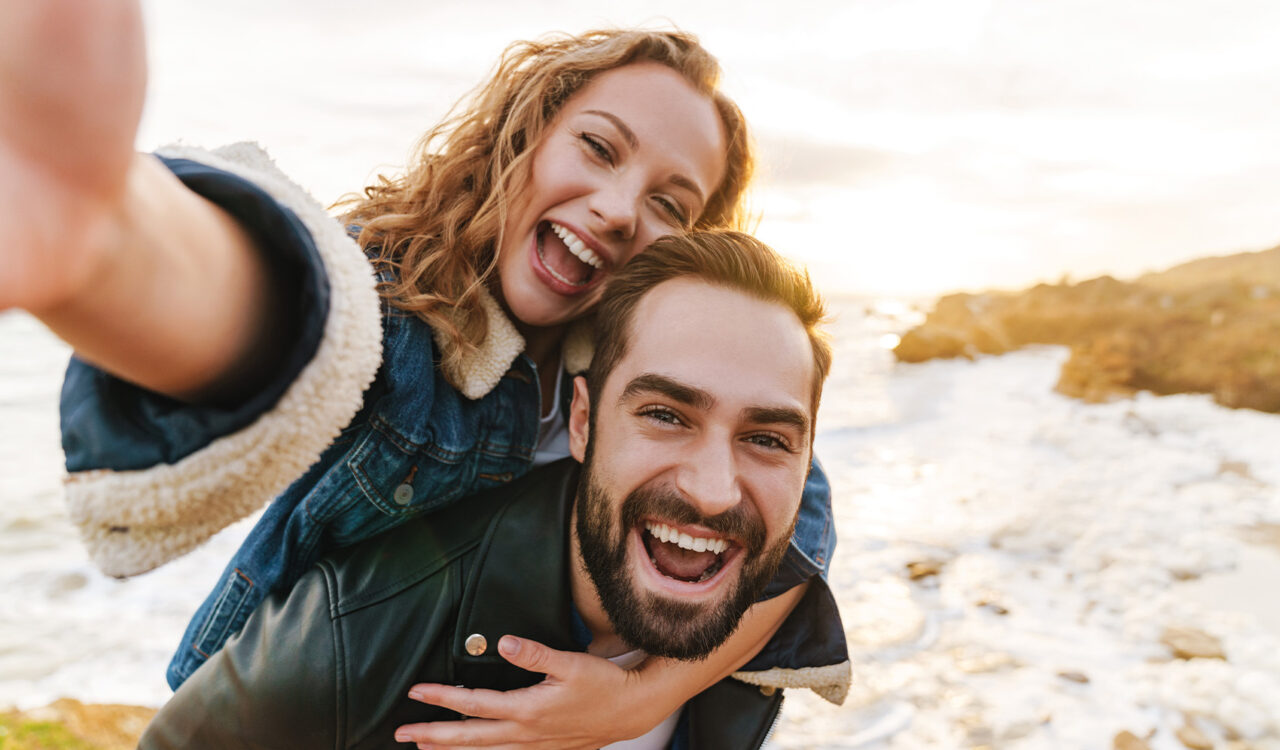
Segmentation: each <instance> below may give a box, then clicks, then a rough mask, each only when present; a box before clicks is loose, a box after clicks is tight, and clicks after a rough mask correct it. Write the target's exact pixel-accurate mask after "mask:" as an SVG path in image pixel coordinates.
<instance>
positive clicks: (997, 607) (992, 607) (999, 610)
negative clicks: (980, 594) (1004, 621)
mask: <svg viewBox="0 0 1280 750" xmlns="http://www.w3.org/2000/svg"><path fill="white" fill-rule="evenodd" d="M974 603H975V604H977V605H978V606H979V607H982V608H983V609H986V610H989V611H991V612H994V613H996V614H997V615H1007V614H1009V608H1008V607H1006V606H1004V605H1003V604H1001V603H1000V602H996V601H991V600H990V599H979V600H978V601H976V602H974Z"/></svg>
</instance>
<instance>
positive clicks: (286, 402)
mask: <svg viewBox="0 0 1280 750" xmlns="http://www.w3.org/2000/svg"><path fill="white" fill-rule="evenodd" d="M160 153H161V154H163V155H165V156H171V157H178V158H184V159H191V160H193V161H198V162H201V163H204V164H208V165H210V166H214V167H217V168H219V169H223V170H225V171H228V172H231V173H233V174H236V175H239V176H241V177H244V178H245V179H248V180H249V181H251V182H253V183H254V184H256V185H258V186H259V187H261V188H262V189H263V190H265V191H266V192H268V193H269V194H271V196H272V197H274V198H275V199H276V200H278V201H279V202H280V203H281V204H282V205H284V206H286V207H288V208H289V209H291V210H292V211H293V212H294V213H295V214H296V215H297V216H298V218H299V220H301V221H302V223H303V225H305V226H306V228H307V230H308V231H309V232H310V233H311V236H312V237H313V238H314V241H315V244H316V247H317V248H318V249H319V252H320V256H321V258H322V259H323V261H324V266H325V271H326V273H327V275H328V279H329V292H330V294H329V315H328V318H327V319H326V320H325V326H324V336H323V339H322V340H321V342H320V345H319V348H318V349H317V350H316V353H315V356H314V357H313V358H312V360H311V361H310V362H309V363H308V364H307V365H306V367H305V368H303V370H302V372H301V373H299V375H298V377H297V379H296V380H295V381H294V382H293V384H291V385H290V386H289V388H288V390H286V391H285V393H284V395H283V396H282V397H281V398H280V401H279V402H278V403H277V404H276V406H275V407H274V408H273V409H272V410H271V411H269V412H267V413H266V414H264V415H262V416H261V417H259V418H258V419H257V421H255V422H253V423H252V424H251V425H249V426H248V427H245V428H244V429H242V430H240V431H238V432H236V433H233V434H231V435H228V436H226V437H223V438H219V439H218V440H215V441H214V442H212V443H210V444H209V445H208V446H206V447H204V448H202V449H201V450H199V451H197V452H195V453H193V454H191V455H190V456H187V457H185V458H183V459H182V460H180V461H178V462H177V463H175V464H162V465H158V466H153V467H151V468H149V469H143V470H138V471H119V472H113V471H109V470H105V469H104V470H95V471H86V472H78V473H76V474H73V475H71V476H69V477H68V478H67V479H66V493H67V503H68V505H69V506H70V513H71V518H72V520H73V521H74V522H75V523H76V525H78V526H79V527H80V532H81V536H82V537H83V539H84V542H85V545H86V546H87V547H88V549H89V555H90V557H91V558H92V559H93V562H94V563H95V564H96V565H97V566H98V567H99V568H101V569H102V572H104V573H106V574H107V575H111V576H116V577H126V576H132V575H137V574H139V573H143V572H146V571H148V570H151V569H152V568H155V567H157V566H159V565H162V564H163V563H165V562H168V561H169V560H172V559H173V558H175V557H178V556H180V555H183V554H185V553H187V552H189V551H191V550H192V549H194V548H195V547H197V546H199V545H200V544H202V543H203V542H204V541H205V540H207V539H208V538H209V537H211V536H212V535H213V534H215V533H216V532H217V531H219V530H220V529H222V528H225V527H226V526H228V525H229V524H231V523H234V522H235V521H238V520H240V519H242V518H244V517H246V516H248V515H249V514H250V513H252V512H254V511H255V510H257V509H258V508H260V507H261V506H262V505H263V504H265V503H266V501H267V500H270V499H271V498H273V497H275V496H276V495H277V494H279V493H280V492H281V491H282V490H284V489H285V488H286V487H287V486H288V485H289V484H290V483H292V482H293V480H294V479H296V478H297V477H299V476H301V475H302V473H303V472H305V471H306V470H307V468H308V467H310V466H311V464H313V463H314V462H315V461H316V459H318V458H319V457H320V454H321V452H322V451H323V450H324V449H325V448H326V447H327V446H328V445H329V443H330V442H331V441H332V440H333V439H334V438H335V437H337V435H338V433H339V431H340V430H341V429H342V428H343V427H344V426H346V425H347V424H348V423H349V422H350V421H351V419H352V417H354V416H355V414H356V412H357V411H359V409H360V406H361V403H362V402H363V394H364V391H365V389H366V388H368V387H369V384H370V383H372V382H373V378H374V375H376V374H377V371H378V366H379V364H380V363H381V361H382V330H381V322H382V321H381V304H380V301H379V299H378V294H377V291H376V288H375V286H374V275H373V268H372V266H371V265H370V264H369V262H368V260H367V259H366V258H365V255H364V253H363V252H362V251H361V250H360V248H359V247H358V246H357V245H356V243H355V242H354V241H353V240H352V239H351V238H350V237H348V236H347V233H346V231H345V230H344V229H343V227H342V225H341V224H340V223H339V222H337V221H335V220H334V219H333V217H331V216H329V214H328V213H326V211H325V210H324V208H323V207H322V206H321V205H320V204H319V203H317V202H316V201H315V199H313V198H312V197H311V196H309V195H308V194H307V193H306V192H305V191H303V190H302V189H301V188H299V187H298V186H296V185H294V184H293V183H292V182H290V181H289V180H288V179H287V178H286V177H285V176H284V175H283V174H282V173H281V172H280V170H279V169H278V168H277V167H276V165H275V164H274V163H273V162H272V161H271V158H270V157H269V156H267V154H266V152H265V151H263V150H262V149H261V148H260V147H258V146H257V145H255V144H251V143H237V144H233V145H231V146H227V147H224V148H221V149H218V150H216V151H213V152H207V151H203V150H200V149H194V148H189V147H176V146H175V147H169V148H165V149H162V150H161V151H160Z"/></svg>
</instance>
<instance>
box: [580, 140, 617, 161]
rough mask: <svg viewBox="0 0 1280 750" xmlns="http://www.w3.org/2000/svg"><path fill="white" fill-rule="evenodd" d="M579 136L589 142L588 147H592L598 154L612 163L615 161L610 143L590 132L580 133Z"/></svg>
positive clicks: (584, 141)
mask: <svg viewBox="0 0 1280 750" xmlns="http://www.w3.org/2000/svg"><path fill="white" fill-rule="evenodd" d="M578 137H579V138H581V139H582V142H583V143H585V144H587V148H589V149H591V151H592V152H593V153H595V155H596V156H598V157H599V158H601V159H603V160H604V161H606V162H608V163H610V164H612V163H613V152H612V151H610V150H609V146H608V144H606V143H605V142H604V141H603V140H601V139H600V138H597V137H596V136H594V135H591V134H590V133H579V134H578Z"/></svg>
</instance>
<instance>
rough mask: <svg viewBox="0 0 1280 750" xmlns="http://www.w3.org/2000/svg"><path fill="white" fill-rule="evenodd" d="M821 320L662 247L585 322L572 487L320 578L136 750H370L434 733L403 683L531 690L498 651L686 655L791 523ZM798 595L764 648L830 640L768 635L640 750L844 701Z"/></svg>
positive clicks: (757, 735)
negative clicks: (740, 669)
mask: <svg viewBox="0 0 1280 750" xmlns="http://www.w3.org/2000/svg"><path fill="white" fill-rule="evenodd" d="M821 316H822V307H821V303H820V301H819V300H818V299H817V297H816V295H814V293H813V291H812V289H811V287H810V285H809V282H808V279H807V277H805V276H803V275H801V274H798V273H796V272H795V271H794V270H792V269H791V268H789V267H788V266H787V265H786V264H785V263H783V262H782V261H781V260H780V259H779V258H778V257H777V256H776V255H775V254H774V253H773V252H772V251H771V250H769V249H768V248H766V247H765V246H763V245H762V244H760V243H759V242H757V241H755V240H754V239H752V238H750V237H748V236H746V235H741V234H736V233H710V232H706V233H696V234H693V235H688V236H685V237H670V238H665V239H663V240H661V241H659V242H658V243H657V244H655V245H654V246H653V247H651V248H649V249H648V250H646V252H645V253H643V254H642V255H641V256H640V257H639V258H637V259H636V260H634V261H632V263H631V264H630V265H628V267H627V268H626V269H624V271H623V272H622V273H621V274H620V275H619V276H618V277H617V278H616V279H615V280H614V281H613V282H612V283H611V284H610V287H609V289H608V291H607V292H606V295H605V299H604V301H602V303H601V307H600V311H599V320H600V321H601V323H600V324H598V325H597V330H596V350H595V356H594V360H593V362H592V366H591V370H590V371H589V373H588V376H587V378H586V379H585V380H584V379H582V378H579V379H578V380H577V381H576V382H575V384H574V399H573V405H572V408H571V411H570V418H569V432H570V450H571V453H572V455H573V457H574V458H575V459H577V461H580V462H581V464H582V467H581V470H580V471H579V467H578V466H577V464H576V463H575V462H572V461H563V462H559V463H557V464H552V465H549V466H547V467H544V468H543V469H540V470H538V471H535V472H533V473H531V474H529V475H527V476H526V477H524V478H522V479H520V480H517V481H515V482H513V483H511V484H509V485H506V486H503V487H500V488H497V489H494V490H490V491H488V492H486V493H482V494H481V495H478V496H476V497H475V498H472V499H470V500H467V501H465V502H462V503H459V504H457V505H456V506H453V507H451V508H450V509H448V510H445V511H443V512H440V513H438V514H435V515H433V516H430V517H428V518H425V519H423V520H422V521H420V522H414V523H411V524H409V525H406V526H405V527H402V528H400V529H397V530H395V531H392V532H390V533H388V534H387V535H385V536H382V537H379V538H377V539H375V540H371V541H369V542H367V543H365V544H362V545H359V546H357V547H354V548H351V549H348V550H345V551H344V552H343V553H342V554H340V555H337V556H334V557H332V558H329V559H326V560H324V561H322V562H321V563H320V565H318V566H317V567H316V568H315V569H313V570H312V571H311V572H310V573H308V574H307V575H306V576H305V577H304V578H303V579H302V580H301V581H300V582H299V583H298V585H297V586H296V587H295V588H294V590H293V591H292V592H290V593H289V594H288V596H287V597H286V596H276V597H274V598H272V599H269V600H268V601H267V602H266V603H264V604H263V605H261V606H260V607H259V609H258V610H257V611H255V612H254V614H253V615H252V617H251V618H250V620H249V622H248V624H247V625H246V626H245V628H244V630H243V632H242V634H241V636H240V637H239V638H237V639H234V640H232V641H231V642H229V643H228V644H227V646H226V648H225V649H223V651H221V652H219V653H218V654H216V655H215V656H214V657H213V658H212V659H211V660H210V661H209V662H208V663H207V664H206V665H204V666H203V667H201V668H200V669H199V670H197V671H196V673H195V674H194V675H192V677H191V678H190V679H189V680H188V681H187V682H186V683H185V684H183V686H182V687H181V688H180V689H179V690H178V692H177V693H176V694H175V695H174V697H173V699H172V700H171V701H170V702H169V704H167V705H166V706H165V707H164V708H163V709H162V710H161V711H160V713H159V714H158V715H157V717H156V719H155V721H154V722H153V723H152V725H151V727H149V728H148V731H147V733H146V734H145V735H144V736H143V739H142V743H141V747H144V748H160V747H272V748H276V747H299V748H314V747H326V748H327V747H344V748H366V747H369V748H371V747H391V746H394V738H393V735H394V732H395V730H396V728H397V727H399V726H402V725H405V724H410V723H413V722H422V721H434V720H441V719H448V718H453V717H455V715H454V714H452V713H451V712H448V711H445V710H444V709H441V708H437V707H434V706H429V705H424V704H421V703H417V702H414V701H412V700H410V699H409V698H408V697H407V696H406V693H407V692H408V690H409V687H410V686H412V685H414V684H416V683H420V682H434V683H451V684H462V685H466V686H468V687H470V688H495V689H511V688H515V687H522V686H526V685H529V684H532V683H533V682H536V681H537V675H536V674H534V673H532V672H526V671H523V670H520V669H517V668H515V667H513V666H512V665H511V664H510V663H509V662H507V661H506V660H505V659H504V658H503V657H502V656H500V655H499V654H498V649H497V648H496V646H497V644H498V641H499V638H500V637H501V636H503V635H504V634H511V635H516V636H520V637H521V638H523V639H528V640H532V641H538V642H541V643H543V644H546V645H548V646H551V647H552V648H556V649H563V650H573V649H582V648H584V647H585V648H586V650H588V651H589V652H591V653H595V654H598V655H600V656H605V657H616V656H620V655H623V654H625V653H627V652H632V651H634V650H636V649H640V650H642V651H643V652H645V653H647V654H652V655H660V656H669V657H673V658H681V659H696V658H699V657H701V656H705V655H706V654H707V653H709V652H710V651H712V650H713V649H714V648H715V647H716V646H717V645H718V644H719V643H721V642H722V641H723V640H724V639H725V638H727V637H728V636H729V634H730V633H732V632H733V630H734V628H735V627H736V626H737V623H738V621H739V619H740V618H741V617H742V614H743V612H745V610H746V609H747V607H748V606H749V605H750V604H751V603H752V602H753V601H755V600H756V599H757V598H758V597H759V596H760V594H761V593H762V592H763V591H764V589H765V586H766V584H768V583H769V582H770V580H771V579H773V578H774V577H775V573H777V572H778V568H779V565H780V563H781V561H782V559H783V554H784V552H785V549H786V546H787V544H788V540H789V539H790V537H791V531H792V527H793V525H794V524H795V523H796V516H797V510H798V508H799V506H800V497H801V492H802V490H803V487H804V482H805V476H806V473H807V471H808V468H809V465H810V457H811V454H812V440H813V434H814V417H815V415H816V412H817V406H818V401H819V397H820V395H821V389H822V382H823V379H824V378H825V376H826V374H827V371H828V369H829V366H830V350H829V347H828V345H827V343H826V342H825V340H824V339H823V337H822V336H821V334H820V333H819V332H818V331H817V328H816V326H817V323H818V321H819V319H820V318H821ZM784 578H785V576H784ZM804 582H805V581H803V580H796V581H794V583H797V584H798V583H804ZM807 583H808V584H809V587H808V589H807V591H806V592H805V595H804V598H803V600H802V601H801V603H800V605H799V606H798V607H797V608H796V610H795V612H793V614H792V616H791V618H790V619H789V620H788V621H787V623H785V624H784V625H783V631H784V635H785V632H786V631H787V629H788V625H789V624H791V623H792V622H793V621H795V620H796V619H797V618H802V619H803V618H813V617H822V618H825V621H828V622H833V624H834V627H833V628H832V632H831V633H830V634H829V636H830V637H829V638H828V639H827V640H826V641H825V642H822V643H814V642H795V641H788V639H787V638H785V637H783V638H780V639H778V638H775V641H774V642H775V643H781V644H785V646H784V647H783V648H782V649H778V648H774V649H772V653H768V654H761V655H760V656H758V657H757V659H756V660H754V661H753V662H752V663H751V664H749V665H747V667H748V669H749V670H751V672H750V673H748V674H744V673H739V675H737V676H739V680H732V679H726V680H723V681H721V682H720V683H717V684H716V685H714V686H712V687H710V688H708V689H707V690H705V691H704V692H703V693H701V694H700V695H698V696H697V697H695V698H694V699H693V700H691V701H690V702H689V703H688V704H686V707H685V710H684V711H683V712H682V713H683V716H673V719H672V721H670V722H668V723H667V724H666V725H664V726H665V729H664V731H665V732H666V735H665V736H662V737H659V738H658V739H657V740H656V742H657V743H658V744H657V745H656V746H665V745H666V744H667V738H668V737H673V742H674V743H675V744H677V745H678V746H681V747H694V748H713V747H714V748H718V747H723V748H735V749H737V748H744V747H758V746H759V745H760V744H761V743H762V742H763V741H764V737H765V734H766V733H767V731H768V729H769V727H770V726H771V724H772V722H773V719H774V718H775V716H776V713H777V710H778V707H779V705H780V702H781V694H780V693H777V692H775V690H774V689H773V688H775V687H777V686H806V687H813V688H814V689H817V690H819V691H820V692H823V693H824V694H826V695H828V696H830V697H838V696H840V695H842V693H843V690H844V689H845V688H847V685H848V663H847V656H846V654H845V644H844V639H843V633H842V632H840V628H839V619H838V616H835V613H834V605H833V603H832V600H831V596H830V591H829V590H828V589H827V588H826V584H825V583H824V582H822V581H821V579H820V578H814V579H811V580H809V581H808V582H807ZM508 643H511V641H508ZM783 651H785V652H786V653H782V652H783ZM742 680H747V681H750V682H752V683H754V685H758V686H764V687H763V689H761V688H758V687H755V686H751V685H748V684H746V682H744V681H742ZM677 721H678V722H679V726H678V727H677ZM660 729H661V728H660Z"/></svg>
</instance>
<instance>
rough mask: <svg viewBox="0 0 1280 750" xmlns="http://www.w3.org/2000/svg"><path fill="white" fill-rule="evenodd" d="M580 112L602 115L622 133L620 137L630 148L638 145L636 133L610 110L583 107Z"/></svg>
mask: <svg viewBox="0 0 1280 750" xmlns="http://www.w3.org/2000/svg"><path fill="white" fill-rule="evenodd" d="M582 113H583V114H584V115H596V116H597V117H603V118H604V119H606V120H608V121H609V122H611V123H613V126H614V127H615V128H617V129H618V132H619V133H622V137H623V139H624V140H626V142H627V145H628V146H630V147H631V148H639V147H640V140H639V139H637V138H636V134H635V133H634V132H632V130H631V128H629V127H627V124H626V123H625V122H623V121H622V118H621V117H618V116H617V115H615V114H613V113H612V112H605V111H604V110H602V109H584V110H582Z"/></svg>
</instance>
